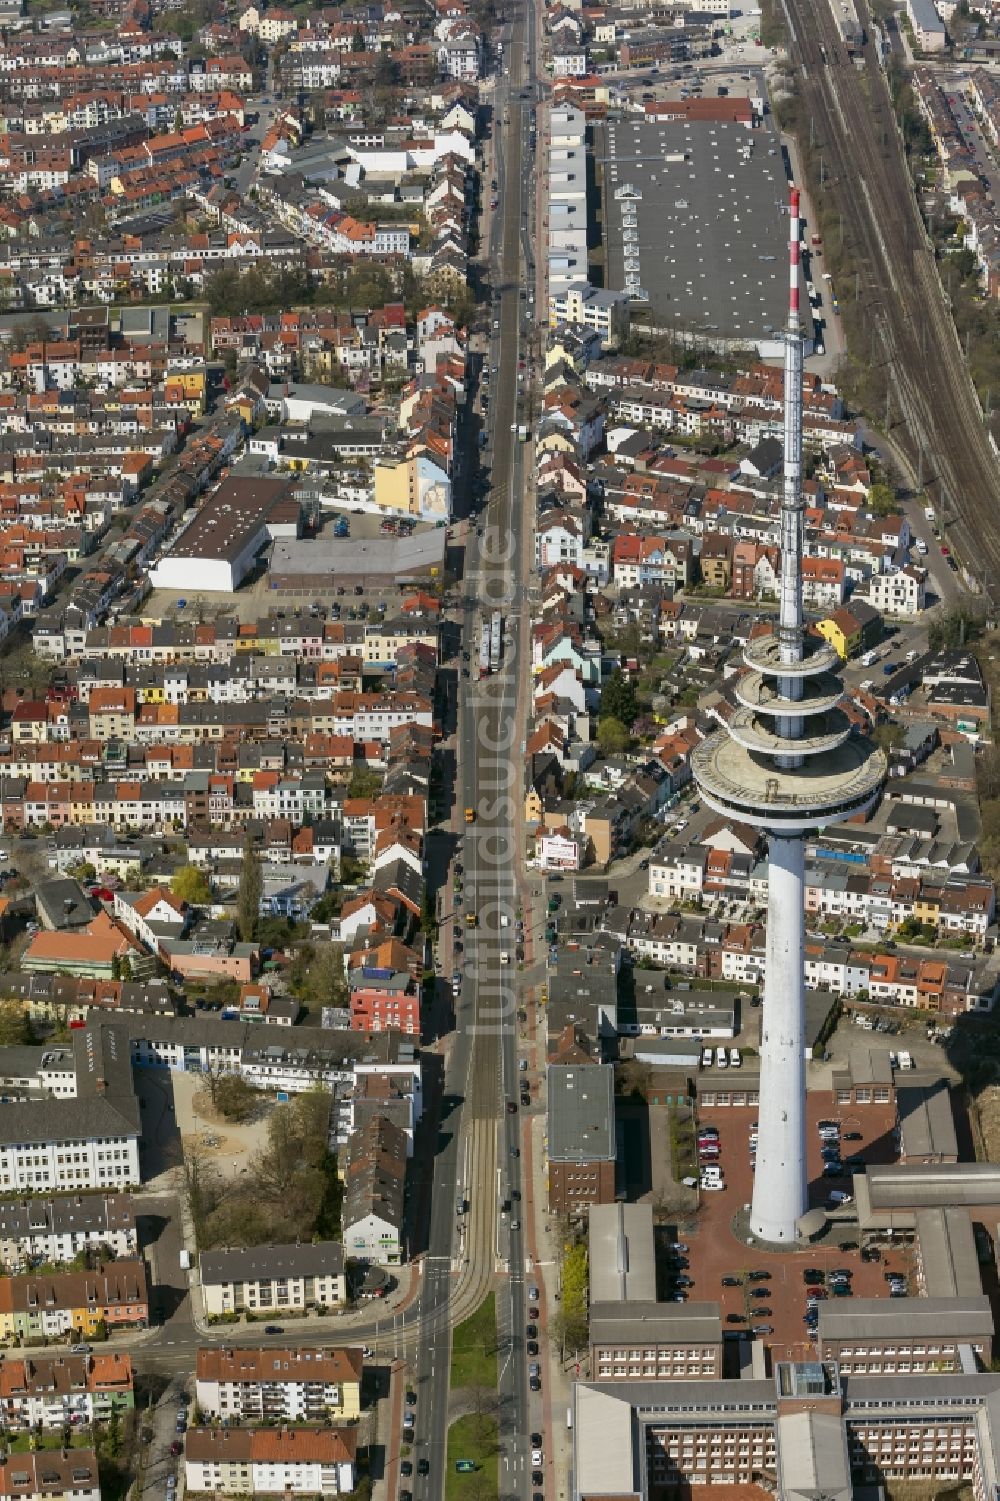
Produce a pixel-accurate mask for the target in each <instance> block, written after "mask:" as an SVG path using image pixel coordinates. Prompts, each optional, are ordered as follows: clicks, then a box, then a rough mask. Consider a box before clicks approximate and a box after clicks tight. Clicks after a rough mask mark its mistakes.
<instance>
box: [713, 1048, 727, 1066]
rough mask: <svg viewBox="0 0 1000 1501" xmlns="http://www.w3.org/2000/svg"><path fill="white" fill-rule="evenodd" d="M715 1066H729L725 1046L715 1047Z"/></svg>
mask: <svg viewBox="0 0 1000 1501" xmlns="http://www.w3.org/2000/svg"><path fill="white" fill-rule="evenodd" d="M715 1066H716V1068H728V1067H729V1060H728V1058H727V1057H726V1050H725V1048H716V1050H715Z"/></svg>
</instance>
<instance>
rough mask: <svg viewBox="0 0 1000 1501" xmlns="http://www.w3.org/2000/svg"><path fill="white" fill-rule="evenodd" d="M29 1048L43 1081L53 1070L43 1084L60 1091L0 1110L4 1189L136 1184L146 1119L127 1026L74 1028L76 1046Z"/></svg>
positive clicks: (51, 1189)
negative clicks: (137, 1089) (134, 1078)
mask: <svg viewBox="0 0 1000 1501" xmlns="http://www.w3.org/2000/svg"><path fill="white" fill-rule="evenodd" d="M25 1052H26V1053H27V1052H28V1050H25ZM30 1052H31V1054H32V1055H33V1059H32V1060H28V1061H33V1062H34V1072H33V1074H32V1078H33V1079H37V1080H38V1081H39V1083H40V1084H41V1083H42V1081H43V1080H45V1079H46V1078H48V1079H49V1080H50V1081H51V1082H50V1083H48V1084H45V1085H44V1087H46V1088H47V1089H51V1090H53V1091H54V1092H55V1093H56V1094H57V1095H58V1096H59V1097H58V1098H56V1099H51V1098H50V1099H44V1100H41V1099H39V1100H24V1101H19V1102H16V1103H11V1104H7V1105H5V1106H4V1108H3V1110H2V1111H0V1192H3V1193H52V1192H54V1191H61V1192H78V1191H80V1190H87V1189H105V1190H120V1189H127V1188H130V1187H131V1186H132V1185H133V1184H137V1183H138V1182H139V1178H140V1169H139V1135H140V1131H141V1127H140V1123H139V1104H138V1101H137V1099H136V1096H135V1090H134V1088H133V1084H132V1063H131V1053H130V1048H129V1037H128V1032H127V1031H126V1030H125V1029H124V1028H123V1027H122V1026H121V1024H120V1023H118V1022H105V1023H104V1024H103V1025H102V1026H99V1027H88V1028H87V1029H86V1030H79V1031H75V1032H74V1033H73V1040H72V1050H71V1051H69V1050H65V1049H56V1050H52V1049H43V1048H38V1049H33V1050H30ZM50 1058H51V1059H52V1062H51V1066H50V1067H49V1068H48V1073H47V1074H46V1068H47V1059H50Z"/></svg>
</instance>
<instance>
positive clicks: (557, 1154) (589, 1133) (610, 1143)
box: [548, 1063, 615, 1162]
mask: <svg viewBox="0 0 1000 1501" xmlns="http://www.w3.org/2000/svg"><path fill="white" fill-rule="evenodd" d="M548 1102H549V1159H550V1161H552V1162H613V1161H614V1160H615V1083H614V1070H613V1069H612V1068H611V1067H610V1065H608V1064H585V1065H575V1064H561V1063H552V1064H549V1068H548Z"/></svg>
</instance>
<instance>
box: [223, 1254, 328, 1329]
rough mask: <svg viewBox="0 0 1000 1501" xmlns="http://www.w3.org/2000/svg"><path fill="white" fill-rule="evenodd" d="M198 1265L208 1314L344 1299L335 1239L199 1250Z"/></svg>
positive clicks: (323, 1304)
mask: <svg viewBox="0 0 1000 1501" xmlns="http://www.w3.org/2000/svg"><path fill="white" fill-rule="evenodd" d="M200 1265H201V1286H202V1292H203V1294H204V1299H205V1312H206V1313H207V1314H208V1315H209V1316H210V1317H213V1316H214V1317H216V1318H217V1317H219V1316H220V1315H221V1314H225V1313H242V1312H244V1311H245V1312H247V1313H289V1312H292V1311H295V1310H300V1311H301V1310H304V1309H305V1308H307V1307H320V1308H340V1307H341V1306H342V1305H343V1303H344V1302H345V1301H346V1299H347V1278H346V1275H345V1272H344V1251H343V1247H342V1246H341V1245H340V1244H339V1242H337V1241H332V1240H322V1241H317V1242H316V1243H315V1244H313V1245H303V1246H257V1247H255V1248H254V1249H253V1250H248V1251H203V1252H202V1253H201V1258H200Z"/></svg>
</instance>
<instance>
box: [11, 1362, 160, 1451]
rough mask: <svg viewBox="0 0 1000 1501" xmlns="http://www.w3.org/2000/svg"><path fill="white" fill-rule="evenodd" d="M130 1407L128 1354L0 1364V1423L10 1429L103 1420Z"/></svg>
mask: <svg viewBox="0 0 1000 1501" xmlns="http://www.w3.org/2000/svg"><path fill="white" fill-rule="evenodd" d="M133 1405H134V1397H133V1389H132V1358H131V1356H130V1355H127V1354H125V1353H124V1352H116V1353H115V1354H113V1355H39V1356H34V1357H31V1358H26V1359H23V1360H20V1359H13V1358H10V1357H8V1358H7V1359H5V1360H4V1361H2V1362H0V1422H2V1424H3V1427H4V1428H5V1429H7V1430H8V1431H13V1432H17V1431H18V1430H20V1431H24V1430H27V1429H36V1428H60V1429H61V1428H66V1427H68V1426H69V1425H70V1424H73V1423H93V1422H103V1421H105V1420H106V1419H108V1418H109V1417H110V1416H111V1414H112V1413H113V1412H127V1411H129V1410H130V1409H131V1408H132V1406H133Z"/></svg>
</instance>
